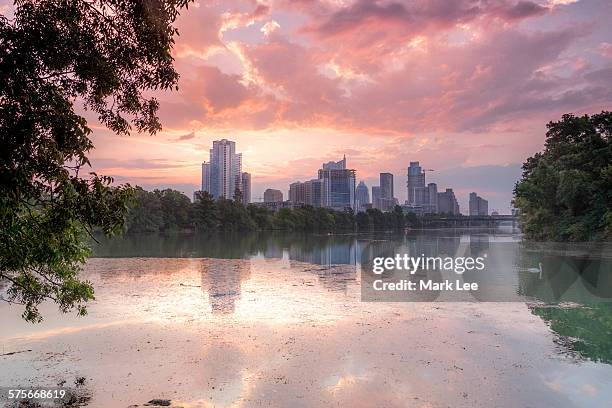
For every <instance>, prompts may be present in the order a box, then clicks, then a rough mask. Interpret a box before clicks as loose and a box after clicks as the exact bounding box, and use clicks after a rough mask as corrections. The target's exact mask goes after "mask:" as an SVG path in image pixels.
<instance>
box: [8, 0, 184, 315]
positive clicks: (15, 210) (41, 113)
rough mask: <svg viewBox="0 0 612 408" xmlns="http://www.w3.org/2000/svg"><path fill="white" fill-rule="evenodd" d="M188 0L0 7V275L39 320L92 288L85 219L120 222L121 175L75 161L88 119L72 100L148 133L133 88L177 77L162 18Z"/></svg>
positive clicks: (117, 125)
mask: <svg viewBox="0 0 612 408" xmlns="http://www.w3.org/2000/svg"><path fill="white" fill-rule="evenodd" d="M186 4H187V0H150V1H146V2H142V1H128V0H113V1H110V0H92V1H82V0H64V1H42V0H19V1H16V2H15V3H14V10H13V11H14V12H13V15H12V17H11V18H10V19H9V18H7V17H6V16H4V15H1V16H0V144H1V145H2V149H1V151H0V279H2V280H4V281H6V282H9V287H8V290H7V298H0V299H2V300H6V301H9V302H12V303H18V304H22V305H23V306H24V307H25V311H24V313H23V318H24V319H26V320H28V321H31V322H36V321H40V320H41V319H42V317H41V315H40V313H39V310H38V305H39V304H40V303H41V302H42V301H44V300H46V299H50V300H54V301H55V302H57V303H58V304H59V308H60V310H62V311H64V312H66V311H69V310H72V309H75V308H76V309H77V311H78V312H79V314H84V313H85V312H86V309H85V307H84V303H85V302H86V301H88V300H90V299H93V289H92V287H91V285H90V284H89V283H88V282H85V281H81V280H79V277H78V273H79V268H80V265H81V264H82V263H83V262H84V261H85V260H86V258H87V256H88V254H89V249H88V247H87V245H85V243H84V242H85V241H84V239H83V238H84V236H85V235H87V234H88V233H91V231H92V230H93V229H94V228H99V229H101V230H102V231H103V232H104V233H106V234H112V233H114V232H117V231H120V230H121V229H122V228H123V222H124V216H125V213H126V212H127V205H128V201H129V198H130V196H131V188H130V187H129V186H120V187H111V182H112V179H111V178H108V177H103V176H98V175H96V174H94V173H90V174H88V175H86V176H85V177H83V175H82V174H81V171H82V170H83V169H84V168H85V167H86V166H89V160H88V159H87V154H88V152H89V151H90V150H91V149H92V148H93V144H92V142H91V140H90V138H89V136H90V134H91V129H90V128H89V127H88V125H87V121H86V119H85V118H84V117H83V116H82V115H81V114H79V113H77V112H76V111H75V108H74V102H75V101H77V100H78V101H79V102H82V103H83V104H84V107H85V109H88V110H91V111H92V112H93V113H94V114H95V115H97V117H98V119H99V121H100V122H101V123H102V124H104V125H105V126H106V127H107V128H108V129H110V130H111V131H113V132H115V133H118V134H125V135H127V134H129V133H130V131H131V130H132V127H134V128H135V129H136V130H138V131H145V132H148V133H155V132H156V131H158V130H159V129H160V123H159V120H158V118H157V116H156V111H157V108H158V103H157V101H156V100H155V99H154V98H148V97H145V96H144V94H145V93H146V92H147V91H148V90H151V89H172V88H175V87H176V84H177V79H178V74H177V73H176V72H175V70H174V68H173V59H172V55H171V48H172V45H173V37H174V35H175V34H176V29H175V28H174V26H173V22H174V20H175V18H176V16H177V13H178V9H179V8H180V7H182V6H185V5H186Z"/></svg>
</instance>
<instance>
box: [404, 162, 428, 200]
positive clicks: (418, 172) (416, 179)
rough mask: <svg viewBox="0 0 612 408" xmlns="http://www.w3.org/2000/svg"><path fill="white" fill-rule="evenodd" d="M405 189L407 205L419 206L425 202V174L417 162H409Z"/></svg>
mask: <svg viewBox="0 0 612 408" xmlns="http://www.w3.org/2000/svg"><path fill="white" fill-rule="evenodd" d="M407 188H408V204H409V205H421V204H423V203H424V202H425V197H424V195H425V194H424V190H425V172H424V171H423V169H422V168H421V166H420V165H419V162H418V161H417V162H410V167H408V183H407Z"/></svg>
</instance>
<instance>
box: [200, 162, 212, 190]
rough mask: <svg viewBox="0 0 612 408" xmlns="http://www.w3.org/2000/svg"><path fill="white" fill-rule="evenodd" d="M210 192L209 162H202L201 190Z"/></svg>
mask: <svg viewBox="0 0 612 408" xmlns="http://www.w3.org/2000/svg"><path fill="white" fill-rule="evenodd" d="M201 191H208V192H210V163H207V162H203V163H202V190H201Z"/></svg>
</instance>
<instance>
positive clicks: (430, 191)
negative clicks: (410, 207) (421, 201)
mask: <svg viewBox="0 0 612 408" xmlns="http://www.w3.org/2000/svg"><path fill="white" fill-rule="evenodd" d="M425 207H426V208H425V213H426V214H436V213H437V212H438V185H437V184H436V183H429V184H427V187H426V202H425Z"/></svg>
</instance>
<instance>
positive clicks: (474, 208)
mask: <svg viewBox="0 0 612 408" xmlns="http://www.w3.org/2000/svg"><path fill="white" fill-rule="evenodd" d="M470 215H489V202H488V201H487V200H485V199H484V198H482V197H480V196H479V195H478V194H476V193H470Z"/></svg>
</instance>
